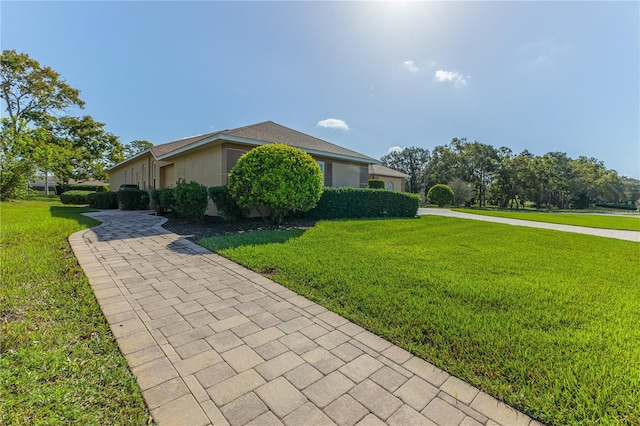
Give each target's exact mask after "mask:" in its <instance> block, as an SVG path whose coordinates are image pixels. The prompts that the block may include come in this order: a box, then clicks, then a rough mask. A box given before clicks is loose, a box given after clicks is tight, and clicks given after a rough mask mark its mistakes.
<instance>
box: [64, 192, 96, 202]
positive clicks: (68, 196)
mask: <svg viewBox="0 0 640 426" xmlns="http://www.w3.org/2000/svg"><path fill="white" fill-rule="evenodd" d="M89 194H95V191H80V190H72V191H67V192H65V193H63V194H62V195H60V202H61V203H62V204H89V199H88V196H89Z"/></svg>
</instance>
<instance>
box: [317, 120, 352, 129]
mask: <svg viewBox="0 0 640 426" xmlns="http://www.w3.org/2000/svg"><path fill="white" fill-rule="evenodd" d="M317 126H318V127H325V128H327V129H338V130H343V131H345V132H346V131H347V130H349V126H348V125H347V123H346V122H345V121H344V120H340V119H339V118H327V119H326V120H320V121H318V124H317Z"/></svg>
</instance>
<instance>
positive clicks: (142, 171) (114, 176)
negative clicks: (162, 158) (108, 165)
mask: <svg viewBox="0 0 640 426" xmlns="http://www.w3.org/2000/svg"><path fill="white" fill-rule="evenodd" d="M152 163H153V158H152V156H151V154H147V155H144V156H141V157H139V158H136V160H135V161H132V162H129V163H127V164H125V165H122V166H120V167H117V168H115V169H112V170H110V171H109V172H108V174H109V189H110V190H111V191H117V190H118V188H119V187H120V185H122V184H125V183H129V184H131V183H134V184H135V183H137V184H138V186H139V187H140V189H145V190H149V188H150V185H151V184H152V181H151V166H152ZM145 183H146V188H145Z"/></svg>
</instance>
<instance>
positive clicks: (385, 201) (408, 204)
mask: <svg viewBox="0 0 640 426" xmlns="http://www.w3.org/2000/svg"><path fill="white" fill-rule="evenodd" d="M419 204H420V197H419V196H418V195H417V194H409V193H406V192H394V191H387V190H384V189H370V188H366V189H357V188H348V187H347V188H324V190H323V192H322V196H321V197H320V201H319V202H318V205H317V206H316V207H315V208H313V209H312V210H310V211H309V212H308V213H307V214H306V216H308V217H312V218H314V219H348V218H349V219H357V218H369V217H414V216H415V215H416V214H417V213H418V207H419Z"/></svg>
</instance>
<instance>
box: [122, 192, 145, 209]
mask: <svg viewBox="0 0 640 426" xmlns="http://www.w3.org/2000/svg"><path fill="white" fill-rule="evenodd" d="M117 194H118V204H119V206H120V210H144V209H146V208H148V207H149V193H148V192H147V191H142V190H140V189H127V190H123V191H118V192H117Z"/></svg>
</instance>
